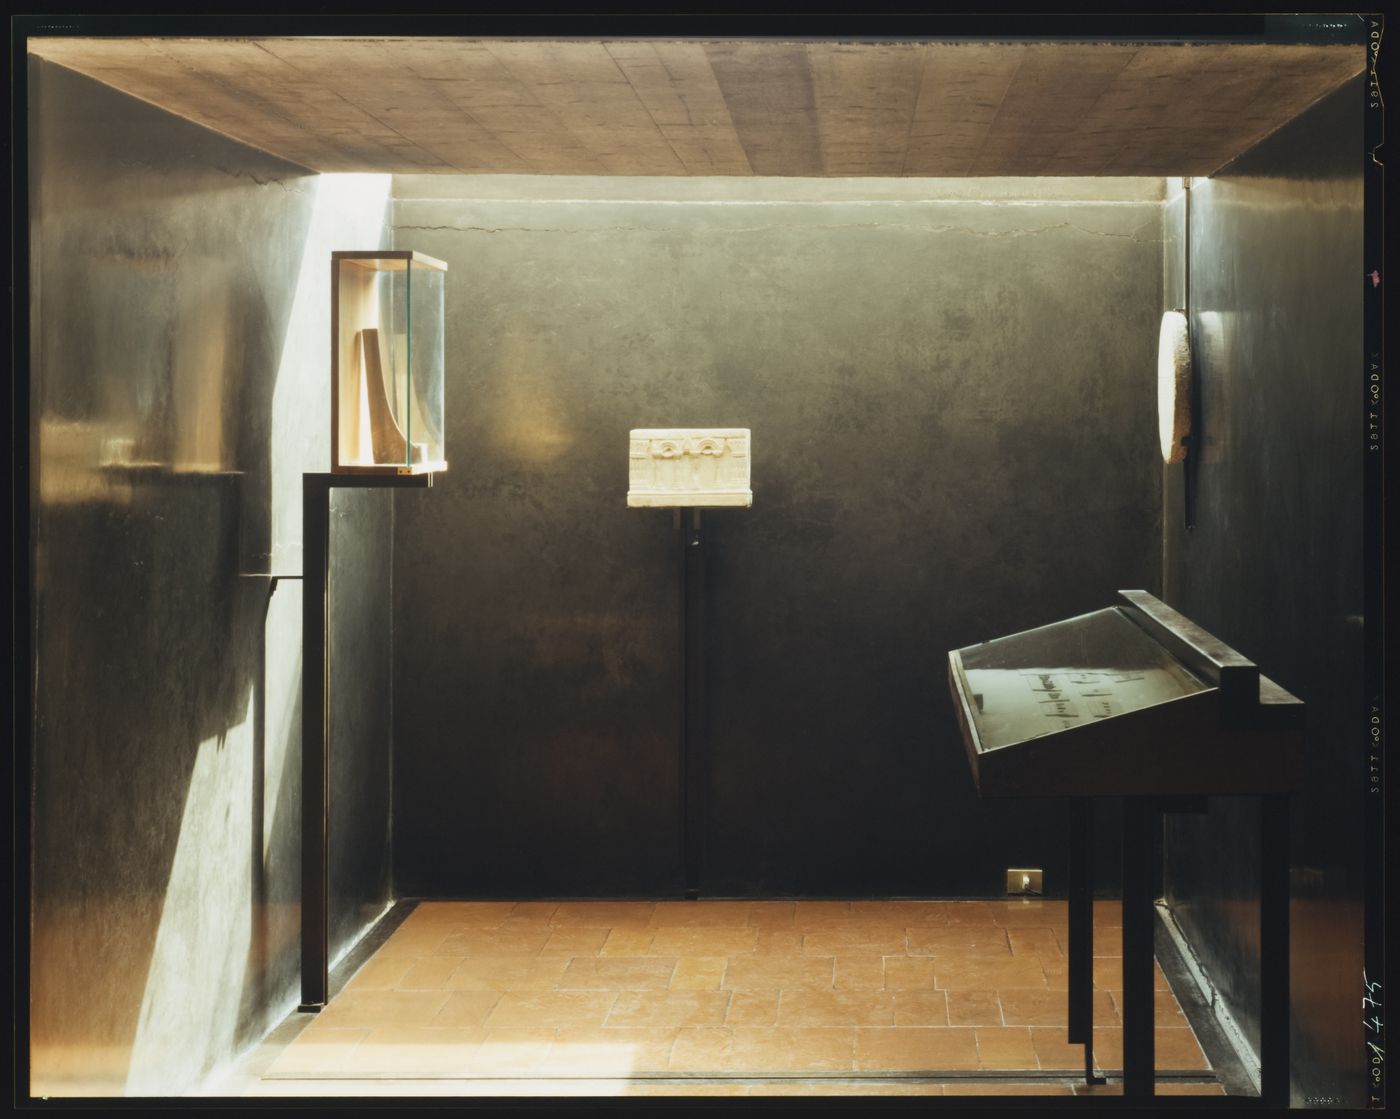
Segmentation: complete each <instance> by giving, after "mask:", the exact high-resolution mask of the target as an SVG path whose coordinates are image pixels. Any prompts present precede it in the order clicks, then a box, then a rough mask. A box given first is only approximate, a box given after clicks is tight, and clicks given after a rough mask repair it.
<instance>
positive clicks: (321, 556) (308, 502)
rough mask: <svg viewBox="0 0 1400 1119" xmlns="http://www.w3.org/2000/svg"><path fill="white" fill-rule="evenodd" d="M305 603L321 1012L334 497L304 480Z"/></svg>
mask: <svg viewBox="0 0 1400 1119" xmlns="http://www.w3.org/2000/svg"><path fill="white" fill-rule="evenodd" d="M301 508H302V533H303V540H304V543H303V545H302V555H303V567H302V572H303V575H302V584H301V593H302V603H301V625H302V636H301V821H302V822H301V1005H300V1007H298V1009H300V1010H303V1011H307V1010H311V1011H315V1010H320V1009H321V1008H322V1007H323V1006H325V1005H326V1001H327V999H328V997H329V993H330V961H329V960H328V959H327V956H328V954H329V953H328V947H327V922H326V910H327V896H326V889H327V874H326V828H327V822H328V818H329V803H328V795H327V786H326V775H327V762H328V760H329V750H330V718H329V711H328V708H327V703H328V696H329V692H330V689H329V687H328V683H329V678H330V646H329V643H328V642H327V640H326V637H327V632H326V618H327V610H326V597H327V594H328V592H329V574H330V536H331V491H330V486H329V484H328V483H327V482H326V481H325V479H324V478H322V477H319V476H315V475H307V476H306V477H305V478H304V479H303V481H302V504H301Z"/></svg>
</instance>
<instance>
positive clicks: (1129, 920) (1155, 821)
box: [1068, 794, 1289, 1110]
mask: <svg viewBox="0 0 1400 1119" xmlns="http://www.w3.org/2000/svg"><path fill="white" fill-rule="evenodd" d="M1204 810H1205V800H1204V798H1198V797H1169V798H1164V799H1159V798H1154V797H1124V798H1123V1095H1124V1097H1125V1098H1127V1099H1136V1100H1142V1099H1149V1098H1152V1097H1153V1096H1154V1095H1155V1085H1156V1061H1155V1045H1154V1040H1155V1028H1156V1013H1155V1010H1156V1008H1155V999H1156V992H1155V984H1154V982H1153V961H1154V958H1155V957H1154V953H1153V948H1152V943H1153V936H1154V931H1155V928H1156V898H1155V897H1154V896H1153V895H1154V894H1155V893H1156V892H1157V891H1156V889H1155V885H1156V882H1157V871H1158V869H1159V865H1158V864H1159V861H1160V852H1159V851H1158V849H1157V847H1156V844H1155V837H1156V836H1157V835H1158V834H1159V833H1160V831H1161V826H1162V814H1163V813H1164V812H1201V811H1204ZM1092 812H1093V801H1092V800H1090V799H1089V798H1087V797H1072V798H1071V799H1070V844H1069V992H1068V993H1069V1040H1070V1041H1071V1042H1074V1043H1079V1042H1082V1043H1083V1044H1084V1076H1085V1080H1086V1082H1087V1083H1090V1084H1102V1083H1103V1082H1104V1081H1103V1079H1102V1078H1101V1077H1095V1076H1094V1075H1093V1038H1094V1032H1093V1031H1094V1023H1093V983H1094V980H1093V966H1094V961H1093V954H1094V947H1093V944H1094V941H1093V936H1094V933H1093V871H1092V867H1093V834H1094V833H1093V826H1094V825H1093V814H1092ZM1288 821H1289V809H1288V797H1287V795H1286V794H1270V795H1266V796H1261V797H1260V828H1261V838H1262V841H1263V842H1262V865H1261V868H1260V872H1261V879H1262V880H1261V883H1260V905H1259V920H1260V930H1259V945H1260V972H1261V974H1260V989H1261V991H1262V1002H1263V1005H1262V1007H1261V1011H1262V1013H1261V1025H1260V1035H1261V1037H1260V1053H1259V1063H1260V1079H1261V1082H1262V1083H1261V1091H1260V1099H1259V1103H1260V1104H1262V1105H1263V1106H1264V1107H1266V1108H1268V1109H1270V1110H1283V1109H1286V1108H1287V1107H1288V1105H1289V986H1288V955H1289V927H1288V926H1289V913H1288V866H1289V850H1288V832H1289V822H1288Z"/></svg>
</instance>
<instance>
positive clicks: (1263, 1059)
mask: <svg viewBox="0 0 1400 1119" xmlns="http://www.w3.org/2000/svg"><path fill="white" fill-rule="evenodd" d="M1259 800H1260V805H1259V816H1260V831H1261V833H1262V839H1263V847H1262V850H1261V866H1260V872H1261V878H1262V881H1261V882H1260V890H1259V925H1260V927H1259V965H1260V970H1261V971H1262V973H1263V974H1262V975H1261V976H1260V984H1259V986H1260V992H1261V1001H1262V1003H1263V1005H1262V1007H1261V1011H1262V1012H1261V1014H1260V1024H1259V1033H1260V1043H1259V1050H1260V1051H1259V1066H1260V1068H1259V1079H1260V1081H1261V1084H1260V1095H1261V1096H1262V1097H1263V1102H1264V1106H1265V1107H1268V1108H1271V1109H1278V1110H1280V1111H1281V1110H1283V1109H1284V1108H1286V1107H1288V1104H1289V1094H1290V1093H1289V1052H1288V1049H1289V989H1288V952H1289V935H1288V933H1289V930H1288V922H1289V914H1288V865H1289V852H1288V797H1287V795H1285V794H1281V793H1275V794H1272V795H1270V796H1263V797H1260V798H1259Z"/></svg>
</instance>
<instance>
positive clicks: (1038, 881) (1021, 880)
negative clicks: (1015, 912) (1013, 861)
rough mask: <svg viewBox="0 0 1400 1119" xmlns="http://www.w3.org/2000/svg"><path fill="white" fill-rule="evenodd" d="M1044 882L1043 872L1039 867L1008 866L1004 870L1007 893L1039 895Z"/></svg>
mask: <svg viewBox="0 0 1400 1119" xmlns="http://www.w3.org/2000/svg"><path fill="white" fill-rule="evenodd" d="M1044 884H1045V875H1044V872H1043V871H1042V870H1041V869H1040V868H1039V867H1034V868H1031V867H1009V868H1008V869H1007V871H1006V892H1007V893H1008V894H1035V895H1037V896H1038V895H1039V894H1040V892H1041V888H1042V887H1043V886H1044Z"/></svg>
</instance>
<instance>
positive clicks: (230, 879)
mask: <svg viewBox="0 0 1400 1119" xmlns="http://www.w3.org/2000/svg"><path fill="white" fill-rule="evenodd" d="M31 67H32V69H31V73H30V97H31V110H32V112H31V117H30V122H31V123H30V137H29V138H30V152H29V154H30V182H29V188H30V202H31V215H32V217H31V238H32V249H33V253H32V262H31V263H32V267H31V284H32V297H33V299H32V305H31V331H32V340H33V347H32V366H31V378H32V380H31V390H32V397H31V412H30V415H31V440H32V443H31V446H32V449H33V454H32V462H31V471H32V474H31V478H32V487H33V489H32V525H31V529H32V533H33V536H32V540H33V553H32V557H31V558H32V564H33V567H32V570H33V581H34V587H33V594H34V598H33V602H34V627H35V629H34V635H33V655H34V669H35V671H34V687H35V710H34V722H33V743H34V754H33V761H34V787H33V790H32V812H33V843H34V845H33V861H32V869H33V883H32V890H33V895H32V902H33V907H32V925H31V929H32V959H31V970H30V977H31V987H32V992H31V1006H30V1008H29V1013H30V1026H31V1030H32V1038H31V1040H32V1048H31V1062H32V1079H31V1090H32V1092H33V1093H34V1094H45V1095H69V1094H103V1095H117V1094H122V1093H131V1094H154V1095H166V1094H173V1093H176V1092H178V1091H180V1090H182V1089H185V1088H188V1087H190V1086H191V1085H193V1084H194V1083H196V1082H197V1081H198V1080H199V1078H200V1077H201V1075H202V1074H204V1073H205V1072H208V1071H209V1070H211V1069H215V1068H217V1067H218V1066H219V1065H220V1064H221V1063H222V1062H226V1061H228V1060H229V1059H230V1058H231V1057H233V1056H234V1055H235V1054H236V1053H237V1052H238V1051H239V1049H240V1048H242V1047H243V1046H245V1045H247V1044H248V1043H250V1042H252V1041H254V1040H256V1039H257V1038H259V1037H260V1036H262V1034H263V1033H264V1032H265V1031H266V1030H267V1029H268V1028H269V1027H270V1026H271V1025H272V1024H273V1023H275V1022H276V1021H277V1020H279V1019H280V1018H281V1016H282V1015H284V1014H285V1013H286V1012H287V1011H288V1010H289V1009H291V1008H292V1007H293V1006H294V1005H295V1002H296V997H297V991H298V966H299V956H298V929H299V925H298V922H299V909H298V904H299V901H298V899H299V888H300V869H299V862H298V851H299V826H300V815H301V813H300V800H299V794H300V784H301V782H300V759H301V753H300V664H301V623H300V610H301V598H300V584H299V583H298V582H296V581H290V580H284V581H277V582H276V583H275V584H274V583H273V582H272V581H271V580H269V579H268V578H267V577H266V576H267V574H268V573H278V574H285V573H299V572H300V570H301V548H300V539H301V525H300V520H301V510H300V492H301V491H300V475H301V472H302V471H303V470H306V469H319V470H324V469H327V467H328V462H329V418H328V415H327V412H328V407H329V405H328V400H327V388H326V386H327V381H328V368H327V366H328V357H327V355H326V339H327V337H328V335H329V303H330V296H329V271H330V270H329V254H330V251H331V250H332V249H334V248H363V247H370V246H373V245H376V244H381V243H383V238H384V235H385V218H386V199H387V193H388V180H387V179H385V178H382V177H354V178H336V177H324V178H318V177H316V176H313V175H310V174H309V173H307V172H305V171H304V170H302V169H301V168H298V167H294V166H291V165H289V164H286V163H282V162H280V161H278V160H275V159H273V158H271V157H269V156H267V155H264V154H262V153H260V152H257V151H254V150H252V149H249V148H245V147H242V146H241V145H238V144H234V143H232V142H230V141H228V140H226V139H224V138H222V137H220V136H217V135H215V134H214V133H212V132H209V131H208V130H205V129H202V128H199V127H196V126H195V125H193V124H190V123H189V122H187V121H183V120H180V119H179V118H176V117H173V116H170V115H169V114H166V113H163V112H161V111H158V110H156V109H154V108H152V107H151V106H149V105H146V104H144V103H142V102H139V101H137V100H135V99H133V98H130V97H127V96H125V95H122V94H118V93H115V92H113V91H112V90H110V89H108V88H106V87H104V86H102V85H99V84H98V83H96V82H93V81H91V80H89V79H87V78H84V77H80V76H78V75H75V74H73V73H71V72H69V71H66V70H64V69H63V68H61V67H58V66H54V65H51V64H45V63H40V62H38V61H37V60H36V61H31ZM375 496H377V495H356V497H355V498H354V499H352V500H350V501H346V502H343V503H339V504H338V505H337V517H336V521H335V529H334V532H335V540H334V546H335V554H336V560H337V567H336V569H335V572H334V573H333V578H334V579H335V580H336V591H337V593H336V595H335V598H334V607H333V610H334V614H333V622H332V624H333V628H334V630H335V632H336V633H337V634H338V635H345V639H342V642H341V643H342V646H344V648H343V649H342V651H341V653H340V659H339V661H338V663H339V664H342V665H345V666H346V671H345V673H344V674H341V675H338V676H337V678H336V680H335V681H334V683H333V689H334V692H333V697H332V706H333V708H334V709H336V710H337V711H346V712H350V713H353V714H354V716H355V717H354V718H353V719H352V720H347V721H342V722H340V723H338V724H337V726H338V731H337V733H338V739H337V746H338V747H339V749H338V750H337V756H336V760H335V766H336V769H335V773H334V780H335V782H336V789H337V790H340V791H341V795H340V800H341V802H342V804H343V805H345V806H346V807H347V812H348V814H342V815H341V816H339V817H338V818H337V821H338V822H339V823H341V824H342V830H340V831H337V830H336V829H334V828H333V830H332V842H333V845H334V846H333V856H332V895H333V904H334V909H333V914H332V929H333V934H334V943H333V945H332V952H333V953H334V952H336V951H337V950H340V949H343V948H344V947H345V946H346V944H347V943H348V942H349V941H350V940H352V939H353V938H354V937H356V936H357V935H358V934H359V933H360V932H361V931H362V930H363V928H364V927H365V925H366V923H367V921H368V920H369V919H370V918H371V916H372V915H374V914H377V913H378V912H379V911H380V910H382V908H383V906H384V905H385V903H386V901H387V898H388V860H387V856H386V854H385V850H386V848H387V842H388V834H387V833H388V798H387V793H385V792H384V790H385V788H386V787H387V783H388V780H389V772H388V747H389V741H388V730H389V727H388V718H389V690H388V689H389V671H388V633H389V617H388V601H389V600H388V564H389V560H390V551H389V547H390V539H389V538H390V521H391V512H390V507H389V505H387V504H386V503H384V502H383V501H378V502H376V501H374V500H372V498H373V497H375ZM352 698H353V700H354V703H353V704H352V703H351V700H352ZM350 789H370V790H376V792H373V793H371V794H369V795H360V796H359V797H358V799H357V800H355V801H354V802H353V803H352V802H351V800H350V796H349V794H348V792H346V790H350ZM352 833H353V834H356V835H357V836H358V837H359V838H358V840H357V843H356V844H353V845H352V844H346V843H343V842H337V839H338V837H341V836H344V835H349V834H352ZM376 837H377V838H376ZM366 847H368V848H369V850H368V851H366Z"/></svg>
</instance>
